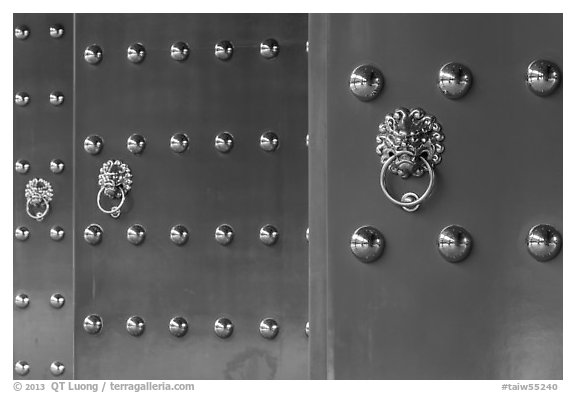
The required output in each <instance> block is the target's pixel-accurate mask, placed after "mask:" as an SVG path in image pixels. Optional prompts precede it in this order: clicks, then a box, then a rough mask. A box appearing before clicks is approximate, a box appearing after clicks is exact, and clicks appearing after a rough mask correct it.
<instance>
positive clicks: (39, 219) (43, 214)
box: [26, 198, 50, 222]
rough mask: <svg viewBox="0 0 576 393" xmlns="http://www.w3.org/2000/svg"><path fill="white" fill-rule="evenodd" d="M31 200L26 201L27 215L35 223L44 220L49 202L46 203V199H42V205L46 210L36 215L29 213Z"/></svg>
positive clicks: (48, 208)
mask: <svg viewBox="0 0 576 393" xmlns="http://www.w3.org/2000/svg"><path fill="white" fill-rule="evenodd" d="M31 202H32V200H31V199H28V200H27V201H26V213H28V215H29V216H30V217H31V218H33V219H35V220H36V221H38V222H40V221H42V220H43V219H44V217H46V214H48V211H49V210H50V202H48V200H47V199H46V198H42V202H44V205H45V206H46V208H45V209H44V211H41V212H38V213H36V214H33V213H32V212H31V211H30V204H31Z"/></svg>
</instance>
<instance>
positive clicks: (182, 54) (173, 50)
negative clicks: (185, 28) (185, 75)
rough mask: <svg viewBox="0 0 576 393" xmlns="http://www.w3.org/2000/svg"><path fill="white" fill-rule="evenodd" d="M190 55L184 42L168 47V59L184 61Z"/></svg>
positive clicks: (188, 48)
mask: <svg viewBox="0 0 576 393" xmlns="http://www.w3.org/2000/svg"><path fill="white" fill-rule="evenodd" d="M189 54H190V47H189V46H188V44H187V43H185V42H182V41H180V42H175V43H173V44H172V46H171V47H170V57H172V58H173V59H174V60H176V61H184V60H186V59H187V58H188V55H189Z"/></svg>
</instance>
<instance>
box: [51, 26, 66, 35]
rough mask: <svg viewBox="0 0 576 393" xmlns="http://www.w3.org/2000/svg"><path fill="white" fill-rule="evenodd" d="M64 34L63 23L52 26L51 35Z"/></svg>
mask: <svg viewBox="0 0 576 393" xmlns="http://www.w3.org/2000/svg"><path fill="white" fill-rule="evenodd" d="M63 35H64V27H63V26H62V25H61V24H54V25H52V26H50V37H52V38H61V37H62V36H63Z"/></svg>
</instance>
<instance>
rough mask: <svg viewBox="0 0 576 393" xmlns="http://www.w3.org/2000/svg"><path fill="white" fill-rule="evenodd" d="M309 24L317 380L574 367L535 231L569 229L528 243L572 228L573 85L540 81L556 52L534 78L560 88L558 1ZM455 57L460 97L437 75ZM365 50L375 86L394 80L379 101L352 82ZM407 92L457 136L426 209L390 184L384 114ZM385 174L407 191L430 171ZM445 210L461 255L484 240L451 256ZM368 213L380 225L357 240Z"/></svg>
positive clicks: (538, 373) (555, 374)
mask: <svg viewBox="0 0 576 393" xmlns="http://www.w3.org/2000/svg"><path fill="white" fill-rule="evenodd" d="M309 26H310V53H309V60H310V74H309V77H310V90H309V102H310V126H309V128H310V130H311V133H310V150H311V155H310V183H309V184H310V194H311V199H310V242H311V243H310V244H311V248H310V257H311V259H310V263H311V268H310V274H311V277H310V282H311V306H310V307H311V308H310V311H311V331H312V333H311V341H310V345H311V360H310V361H311V365H312V367H311V370H312V371H311V372H312V377H313V378H325V377H327V378H338V379H350V378H353V379H560V378H562V259H561V255H559V256H556V257H555V258H553V259H550V260H548V261H546V262H540V261H538V260H536V259H535V258H534V257H533V256H532V255H531V254H530V253H529V252H528V250H527V240H526V239H527V236H528V233H529V231H530V230H531V228H532V227H534V226H537V225H539V224H548V225H550V226H552V227H554V228H555V229H556V230H557V231H558V232H553V231H552V229H550V231H544V232H541V233H540V235H542V234H544V235H545V236H547V235H551V236H552V237H551V238H550V239H541V240H543V241H544V243H538V236H536V237H535V238H532V243H530V244H531V246H532V247H533V248H534V252H535V253H536V254H537V253H538V251H546V250H548V251H549V252H550V253H556V252H557V251H558V249H559V247H560V242H561V236H560V233H561V231H562V88H561V87H560V89H559V90H558V89H557V90H556V91H555V92H553V93H552V94H550V95H548V96H545V97H543V96H539V95H537V94H533V93H534V92H533V91H531V90H530V89H529V88H528V87H527V80H526V75H527V68H528V65H529V64H531V63H532V62H533V61H534V60H539V59H540V60H546V61H547V63H546V64H547V66H546V67H548V68H546V69H545V70H544V72H550V70H552V71H553V73H554V75H545V76H544V79H543V80H535V81H533V82H535V83H536V84H535V85H533V86H534V87H535V88H536V90H537V91H536V92H537V93H540V94H542V93H546V92H547V91H544V92H543V91H539V90H538V83H543V84H544V85H546V88H552V87H555V86H557V84H558V81H559V77H560V71H559V69H558V68H555V67H559V68H560V69H561V67H562V16H561V15H552V14H547V15H535V14H531V15H487V14H484V15H458V14H450V15H439V14H434V15H416V14H412V15H395V14H386V15H383V14H373V15H312V16H311V17H310V25H309ZM449 62H456V63H460V64H461V65H463V66H465V68H464V67H461V70H464V71H462V73H460V74H456V75H455V78H460V80H459V82H460V84H459V85H458V86H459V87H462V88H463V87H465V86H464V85H465V82H466V80H463V79H462V77H468V76H470V75H467V74H466V72H467V71H469V72H470V73H471V77H470V80H468V81H472V84H471V88H470V89H469V90H468V91H467V94H466V95H464V96H461V97H459V98H458V97H457V95H453V96H452V97H451V98H452V99H449V98H448V97H447V96H446V95H445V94H443V93H442V91H441V90H440V89H439V87H438V78H439V70H440V68H441V67H442V66H443V65H445V64H447V63H449ZM360 65H370V66H372V67H374V68H376V69H379V70H380V71H381V73H382V76H379V75H378V73H377V71H375V70H372V71H373V72H372V74H370V75H369V76H368V81H367V84H366V83H365V84H364V85H363V86H362V84H360V85H361V86H360V87H365V88H367V89H373V91H372V92H373V94H376V93H377V87H381V86H382V82H383V88H382V89H381V91H380V94H379V96H377V97H376V98H375V99H374V97H375V96H374V95H370V96H367V97H361V98H363V99H362V100H360V99H358V98H357V97H355V96H354V95H353V94H351V91H350V86H351V85H350V79H351V74H352V71H353V70H355V68H356V67H358V66H360ZM532 76H534V75H532ZM370 78H373V80H372V81H371V82H372V83H370ZM382 78H383V80H382ZM536 79H538V78H536ZM468 86H469V85H468ZM352 87H357V86H356V85H354V86H352ZM447 93H448V94H450V92H447ZM461 93H462V92H461ZM401 107H405V108H408V109H409V110H410V109H412V108H422V109H423V110H424V111H426V113H428V114H431V115H434V116H435V117H436V120H437V121H438V122H439V124H441V126H442V132H443V134H444V136H445V140H444V141H443V145H444V148H445V150H444V152H443V153H442V162H441V163H440V164H438V165H437V166H436V167H435V168H434V172H435V173H436V178H437V181H436V185H435V187H434V193H433V194H432V195H431V196H430V197H429V198H428V199H426V200H425V201H424V202H423V203H421V205H420V207H419V209H418V210H417V211H415V212H407V211H404V210H403V209H402V208H400V207H398V206H396V205H395V204H393V203H392V202H391V201H390V200H389V199H388V198H386V197H385V195H384V193H383V190H382V189H381V185H380V173H381V172H380V171H381V168H382V165H383V164H382V161H381V157H380V156H378V155H377V154H376V136H377V135H378V134H379V132H380V131H379V124H380V123H382V122H383V121H384V119H385V116H386V114H388V113H390V114H392V113H393V112H394V110H395V109H396V108H401ZM384 128H385V125H384ZM380 142H381V141H380ZM412 142H414V143H417V142H418V141H416V140H415V141H412ZM409 143H411V142H409ZM385 175H386V180H387V181H388V182H389V183H392V185H393V188H392V189H391V190H387V191H389V193H390V194H391V196H392V197H393V198H396V199H397V200H399V199H400V198H401V196H402V195H403V193H405V192H407V191H412V192H415V193H416V195H417V196H422V195H423V191H424V189H425V188H426V183H427V182H428V174H427V173H424V175H423V176H422V177H421V178H414V177H412V178H410V179H408V180H402V179H401V178H400V177H399V176H396V175H394V174H392V173H388V172H386V173H385ZM450 225H458V226H460V227H461V228H464V229H465V230H466V231H467V233H468V234H467V235H466V236H465V237H462V236H460V237H458V238H457V239H460V240H462V239H465V241H466V242H468V243H466V244H464V243H458V246H459V247H460V248H461V249H460V251H462V255H461V256H462V257H464V256H465V255H464V254H465V253H464V251H467V250H469V248H468V247H467V246H468V245H469V244H470V241H471V244H472V249H471V252H470V254H469V255H468V256H467V258H465V259H463V260H461V261H460V262H448V261H447V260H445V259H444V258H443V257H442V256H441V254H440V253H439V249H438V244H437V242H438V239H439V234H440V231H441V230H442V229H443V228H445V227H447V226H450ZM362 226H371V227H373V228H375V229H377V230H378V231H379V232H380V233H381V235H382V237H383V238H379V235H378V233H376V232H372V233H368V235H367V236H364V237H363V238H362V236H360V237H358V236H356V237H354V238H353V236H352V235H353V233H354V232H355V231H356V230H357V229H358V228H360V227H362ZM551 231H552V232H551ZM360 235H362V234H360ZM534 235H538V233H536V234H534ZM470 239H471V240H470ZM444 240H445V239H440V244H441V246H442V245H443V246H446V247H448V248H450V247H452V246H454V244H448V243H443V242H444ZM546 240H548V242H545V241H546ZM363 241H364V243H362V242H363ZM383 244H384V251H383V254H382V255H381V256H380V258H378V259H377V260H375V261H373V262H372V263H364V262H367V261H370V259H371V257H376V256H378V255H377V252H378V250H379V247H381V246H382V245H383ZM369 246H372V247H371V248H370V247H369ZM351 248H353V249H354V251H355V252H356V253H357V254H358V255H359V256H360V257H361V259H362V260H359V259H358V258H356V257H355V255H354V254H353V253H352V252H351ZM362 252H365V254H362ZM370 253H372V255H371V254H370ZM549 256H552V254H550V255H549ZM447 257H448V258H449V257H450V255H447Z"/></svg>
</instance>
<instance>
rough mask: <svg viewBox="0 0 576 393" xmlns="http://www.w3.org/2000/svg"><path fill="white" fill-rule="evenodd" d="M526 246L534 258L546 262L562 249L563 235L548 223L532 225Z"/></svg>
mask: <svg viewBox="0 0 576 393" xmlns="http://www.w3.org/2000/svg"><path fill="white" fill-rule="evenodd" d="M526 247H527V248H528V252H529V253H530V255H532V257H533V258H534V259H536V260H537V261H539V262H546V261H549V260H551V259H554V258H555V257H556V256H557V255H558V254H559V253H560V250H561V249H562V235H561V234H560V232H558V230H556V228H554V227H553V226H551V225H547V224H540V225H536V226H534V227H532V228H531V229H530V231H529V232H528V236H527V238H526Z"/></svg>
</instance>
